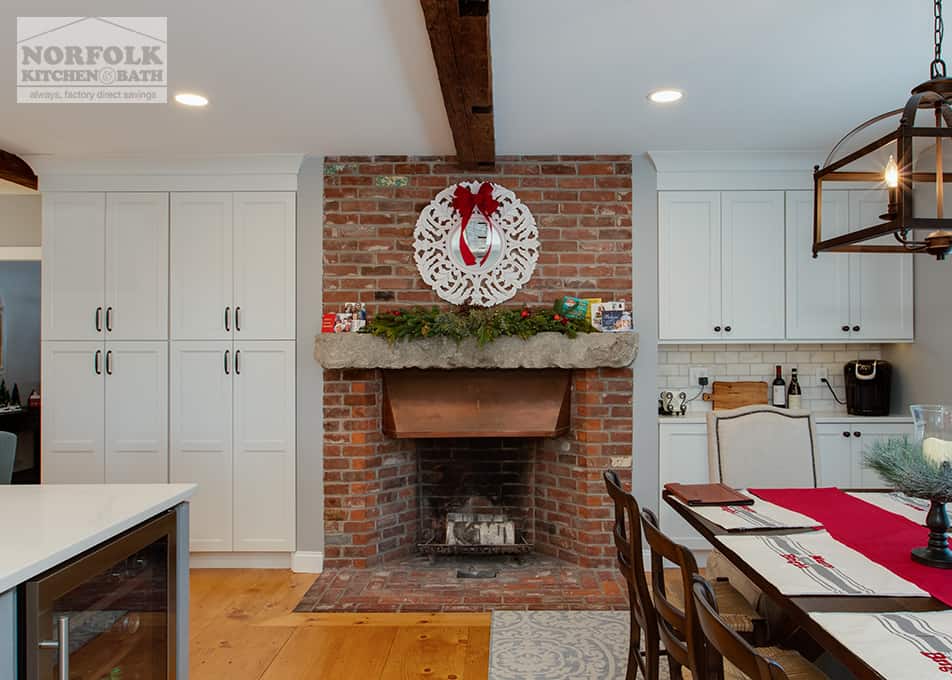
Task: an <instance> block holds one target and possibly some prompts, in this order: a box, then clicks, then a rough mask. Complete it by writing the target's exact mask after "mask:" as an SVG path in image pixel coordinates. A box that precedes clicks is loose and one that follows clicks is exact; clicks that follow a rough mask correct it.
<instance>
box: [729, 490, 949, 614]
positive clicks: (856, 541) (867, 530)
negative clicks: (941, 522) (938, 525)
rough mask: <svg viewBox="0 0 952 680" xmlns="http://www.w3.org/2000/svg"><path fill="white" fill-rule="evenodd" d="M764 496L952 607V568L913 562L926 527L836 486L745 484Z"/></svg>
mask: <svg viewBox="0 0 952 680" xmlns="http://www.w3.org/2000/svg"><path fill="white" fill-rule="evenodd" d="M748 490H749V491H750V492H751V493H753V494H755V495H757V496H759V497H760V498H763V499H764V500H765V501H769V502H771V503H776V504H777V505H780V506H782V507H785V508H787V509H788V510H793V511H794V512H799V513H802V514H804V515H807V516H808V517H812V518H813V519H815V520H816V521H817V522H819V523H820V524H822V525H823V528H824V529H826V530H827V531H828V532H829V533H830V535H831V536H832V537H833V538H835V539H836V540H837V541H839V542H840V543H843V544H844V545H847V546H849V547H850V548H852V549H853V550H855V551H857V552H859V553H862V554H863V555H865V556H866V557H868V558H869V559H870V560H872V561H873V562H876V563H878V564H881V565H882V566H884V567H886V568H887V569H889V570H890V571H891V572H893V573H894V574H896V575H897V576H899V577H901V578H904V579H906V580H907V581H909V582H911V583H914V584H916V585H917V586H919V587H920V588H922V589H923V590H925V591H926V592H928V593H929V594H931V595H932V596H933V597H934V598H936V599H937V600H941V601H942V602H944V603H945V604H947V605H949V606H950V607H952V571H946V570H944V569H936V568H935V567H927V566H925V565H923V564H919V563H917V562H913V561H912V558H911V557H910V556H909V551H910V550H912V549H913V548H918V547H921V546H925V545H926V543H927V542H928V540H929V530H928V529H927V528H925V527H923V526H919V525H918V524H916V523H915V522H912V521H910V520H908V519H906V518H905V517H901V516H899V515H896V514H894V513H891V512H889V511H888V510H883V509H882V508H879V507H877V506H875V505H873V504H871V503H867V502H866V501H862V500H860V499H858V498H854V497H853V496H850V495H849V494H846V493H843V492H842V491H840V490H839V489H748Z"/></svg>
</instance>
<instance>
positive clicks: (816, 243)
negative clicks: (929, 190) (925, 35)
mask: <svg viewBox="0 0 952 680" xmlns="http://www.w3.org/2000/svg"><path fill="white" fill-rule="evenodd" d="M933 5H934V28H935V31H934V38H935V40H934V47H935V52H934V58H933V60H932V63H931V65H930V76H931V77H930V79H929V80H927V81H926V82H924V83H922V84H921V85H918V86H916V87H915V88H913V90H912V96H911V97H909V100H908V101H907V102H906V105H905V106H904V107H903V108H901V109H896V110H894V111H889V112H888V113H884V114H882V115H879V116H876V117H875V118H871V119H870V120H868V121H866V122H865V123H862V124H861V125H858V126H857V127H856V128H854V129H853V130H851V131H850V132H849V133H848V134H847V135H846V136H845V137H843V138H842V139H841V140H840V141H839V142H838V143H837V144H836V146H834V147H833V150H832V151H831V152H830V155H829V156H828V157H827V159H826V161H825V162H824V164H823V166H822V167H821V166H816V167H815V168H814V173H813V186H814V198H813V206H814V207H813V256H814V257H816V256H817V255H818V254H819V253H821V252H847V253H856V252H873V253H909V252H912V253H928V254H929V255H933V256H935V257H936V259H939V260H944V259H945V257H946V255H948V254H949V253H952V219H950V218H946V217H945V206H944V203H945V187H944V181H945V176H946V175H945V172H944V169H943V159H942V150H943V146H944V145H949V144H952V109H950V106H949V104H950V101H952V78H948V77H946V68H945V61H943V60H942V37H943V30H944V28H943V24H942V0H934V3H933ZM923 111H931V113H932V115H931V116H929V120H928V121H925V120H923V121H920V122H918V123H917V121H916V117H917V115H918V114H920V113H921V112H923ZM896 116H899V126H898V128H895V129H893V131H892V132H890V133H888V134H886V135H883V136H881V137H878V138H876V139H874V140H873V141H871V142H869V143H866V144H864V145H862V146H860V148H858V149H856V150H855V151H852V152H850V153H846V154H845V155H842V156H840V155H839V154H840V152H841V150H845V149H847V148H848V146H849V143H850V142H853V143H855V140H857V139H859V137H858V135H859V133H861V132H863V131H864V130H868V129H870V128H871V127H872V126H874V125H876V124H877V123H880V122H882V121H885V120H888V119H890V118H894V117H896ZM924 141H927V142H928V141H931V142H932V147H931V148H923V146H924V145H923V142H924ZM916 142H918V144H916ZM886 150H889V151H890V152H891V153H890V155H889V160H888V161H887V162H886V163H885V166H883V164H882V156H883V155H884V152H885V151H886ZM929 161H934V168H933V167H930V165H929ZM871 163H872V164H876V165H878V166H879V167H882V168H883V169H882V171H878V172H877V171H869V170H868V169H867V168H868V167H869V165H870V164H871ZM857 166H859V167H858V168H857ZM854 168H856V169H854ZM949 177H950V178H952V174H950V175H949ZM829 182H854V183H855V182H860V183H863V184H864V185H868V184H869V183H874V184H875V185H876V186H883V187H885V189H886V200H885V201H884V203H885V206H884V208H885V212H884V213H883V214H882V215H880V216H879V219H880V220H881V222H880V223H879V224H873V225H868V226H863V227H860V228H858V229H856V230H853V231H850V232H848V233H845V234H842V235H839V236H834V237H831V238H824V237H823V211H822V206H823V188H824V185H825V184H826V183H829ZM932 184H934V186H935V203H936V208H935V214H934V216H933V215H931V214H930V215H922V214H920V213H919V212H916V211H915V210H914V198H915V196H914V193H915V192H914V190H915V189H916V188H917V187H922V186H924V185H932ZM888 234H892V235H893V237H894V239H895V243H890V244H881V243H876V244H870V243H866V242H867V241H869V240H870V239H876V238H878V237H882V236H885V235H888Z"/></svg>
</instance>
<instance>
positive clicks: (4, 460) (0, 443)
mask: <svg viewBox="0 0 952 680" xmlns="http://www.w3.org/2000/svg"><path fill="white" fill-rule="evenodd" d="M16 457H17V436H16V435H15V434H12V433H10V432H0V484H9V483H10V482H11V481H13V461H14V459H15V458H16Z"/></svg>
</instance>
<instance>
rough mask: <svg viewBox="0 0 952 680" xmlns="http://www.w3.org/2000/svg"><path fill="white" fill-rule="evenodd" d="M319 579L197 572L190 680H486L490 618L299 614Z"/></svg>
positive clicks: (280, 573) (275, 572) (193, 575)
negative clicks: (303, 600)
mask: <svg viewBox="0 0 952 680" xmlns="http://www.w3.org/2000/svg"><path fill="white" fill-rule="evenodd" d="M314 578H315V577H314V575H309V574H294V573H292V572H289V571H281V570H258V569H255V570H251V569H248V570H245V569H196V570H193V571H192V572H191V617H190V625H191V629H190V632H189V635H190V638H191V645H190V652H191V661H190V667H191V668H190V670H191V678H192V680H259V679H261V680H296V679H298V678H304V679H306V678H315V679H318V678H320V679H326V680H414V679H417V678H419V680H440V679H442V680H486V678H487V676H488V674H489V622H490V615H489V614H297V613H294V612H293V611H292V610H293V609H294V606H295V605H296V604H297V603H298V601H299V600H300V599H301V597H302V596H303V595H304V593H305V592H306V591H307V589H308V587H310V585H311V583H313V581H314Z"/></svg>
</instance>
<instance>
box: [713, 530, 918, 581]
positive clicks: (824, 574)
mask: <svg viewBox="0 0 952 680" xmlns="http://www.w3.org/2000/svg"><path fill="white" fill-rule="evenodd" d="M720 540H721V542H722V543H723V544H724V545H725V546H726V547H727V548H729V549H731V550H733V551H734V552H735V553H737V555H739V556H740V558H741V559H743V560H744V561H745V562H747V563H748V564H749V565H750V566H751V568H752V569H754V570H755V571H757V572H758V573H760V574H761V575H763V577H764V578H766V579H767V580H768V581H770V582H771V583H773V584H774V585H775V586H776V587H777V589H778V590H779V591H780V592H781V593H783V594H784V595H866V596H871V595H877V596H895V597H916V596H922V597H926V596H928V593H926V592H925V591H924V590H922V589H921V588H919V587H918V586H916V585H914V584H912V583H910V582H909V581H907V580H905V579H903V578H900V577H898V576H896V575H895V574H894V573H892V572H891V571H889V570H888V569H886V568H885V567H883V566H881V565H879V564H876V563H875V562H873V561H871V560H869V559H867V558H866V557H864V556H863V555H862V554H860V553H858V552H856V551H855V550H853V549H852V548H848V547H847V546H845V545H843V544H842V543H840V542H839V541H836V540H835V539H834V538H833V537H832V536H830V535H829V534H828V533H827V532H825V531H814V532H809V533H803V534H788V535H783V536H744V535H738V536H721V537H720Z"/></svg>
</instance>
